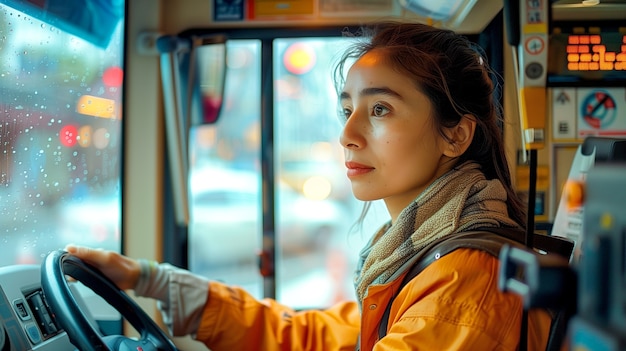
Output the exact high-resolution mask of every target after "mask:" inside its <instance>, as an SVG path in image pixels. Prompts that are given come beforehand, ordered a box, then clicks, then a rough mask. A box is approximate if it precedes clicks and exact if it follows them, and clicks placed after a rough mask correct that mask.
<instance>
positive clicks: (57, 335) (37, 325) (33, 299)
mask: <svg viewBox="0 0 626 351" xmlns="http://www.w3.org/2000/svg"><path fill="white" fill-rule="evenodd" d="M40 274H41V273H40V267H39V266H37V265H19V266H7V267H0V351H30V350H41V351H63V350H75V349H76V348H75V347H74V346H73V345H72V344H71V343H70V341H69V338H68V337H67V334H66V333H65V331H63V329H61V328H60V327H59V325H58V324H57V322H56V320H55V316H54V313H52V312H51V311H50V308H49V306H48V303H47V301H46V298H45V296H44V294H43V291H42V290H41V284H40V276H41V275H40Z"/></svg>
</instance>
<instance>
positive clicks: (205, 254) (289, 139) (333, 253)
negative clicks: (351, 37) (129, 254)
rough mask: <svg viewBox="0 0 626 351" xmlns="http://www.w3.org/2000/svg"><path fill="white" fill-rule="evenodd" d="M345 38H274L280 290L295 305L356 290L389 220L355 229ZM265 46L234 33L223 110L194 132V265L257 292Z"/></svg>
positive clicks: (349, 294)
mask: <svg viewBox="0 0 626 351" xmlns="http://www.w3.org/2000/svg"><path fill="white" fill-rule="evenodd" d="M346 44H347V43H346V41H345V39H343V38H306V39H275V40H274V41H273V53H272V55H273V58H274V62H273V72H274V77H273V82H274V83H273V84H274V108H273V109H274V142H275V145H274V153H273V157H274V167H275V169H274V173H275V183H274V191H275V196H274V200H275V204H274V206H275V207H274V211H275V226H276V228H275V229H276V245H277V257H276V285H277V289H276V292H277V296H276V297H277V298H278V300H280V301H281V302H284V303H286V304H289V305H290V306H293V307H294V308H306V307H322V306H327V305H329V304H331V303H333V302H335V301H336V300H338V299H345V298H352V297H353V287H352V286H351V282H352V278H351V276H352V272H353V270H354V268H355V266H356V259H357V256H358V251H359V250H360V249H361V247H362V245H363V244H364V241H365V240H366V238H367V237H368V236H369V235H370V234H371V233H370V232H371V231H373V230H375V228H374V227H375V226H378V225H379V224H380V223H382V220H384V219H385V217H384V216H379V217H381V218H375V217H376V216H374V218H373V219H370V220H368V222H367V223H365V224H364V227H363V232H361V231H360V230H358V226H357V227H356V228H357V229H356V230H352V229H353V224H354V223H355V221H356V220H357V218H358V217H359V214H360V211H361V206H362V204H361V203H359V202H357V201H356V200H354V198H353V196H352V193H351V190H350V184H349V181H348V179H347V177H346V175H345V167H344V162H343V150H342V148H341V145H340V144H339V136H340V132H341V123H340V121H339V119H338V116H337V98H336V90H335V88H334V85H333V82H332V79H331V77H332V74H331V73H332V72H331V71H332V67H333V63H334V62H335V60H336V59H337V58H338V55H339V54H340V53H341V49H342V47H344V46H345V45H346ZM260 50H261V43H260V42H259V41H254V40H231V41H229V46H228V72H227V83H226V94H225V98H224V107H223V110H222V115H221V116H220V119H219V120H218V122H217V124H216V125H211V126H202V127H196V128H195V129H194V130H192V141H191V143H190V144H191V152H190V154H191V160H192V170H191V174H190V187H191V196H190V199H191V211H190V213H191V223H190V226H189V234H190V238H189V247H190V252H189V257H190V269H191V270H192V271H194V272H197V273H200V274H203V275H205V276H207V277H209V278H211V279H216V280H221V281H224V282H226V283H229V284H236V285H239V286H243V287H245V288H246V289H248V291H250V292H251V293H252V294H253V295H255V296H256V297H263V278H262V277H261V276H260V273H259V264H258V257H257V253H258V252H259V251H260V250H261V247H262V222H261V221H262V196H261V165H260V162H261V161H260V160H261V157H260V152H261V151H260V150H261V130H260V128H261V127H260V125H261V117H260V111H261V105H260V102H261V94H262V92H261V91H260V86H261V74H262V73H261V69H262V68H261V62H260V57H261V53H260ZM375 207H376V206H375ZM374 212H375V211H374ZM374 215H375V213H374ZM370 222H371V223H370Z"/></svg>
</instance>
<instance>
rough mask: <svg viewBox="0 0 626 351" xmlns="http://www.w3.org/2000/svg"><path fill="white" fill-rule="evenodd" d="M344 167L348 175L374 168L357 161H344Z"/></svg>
mask: <svg viewBox="0 0 626 351" xmlns="http://www.w3.org/2000/svg"><path fill="white" fill-rule="evenodd" d="M346 168H348V171H347V175H348V177H356V176H360V175H363V174H366V173H369V172H371V171H373V170H374V167H370V166H366V165H363V164H360V163H357V162H351V161H348V162H346Z"/></svg>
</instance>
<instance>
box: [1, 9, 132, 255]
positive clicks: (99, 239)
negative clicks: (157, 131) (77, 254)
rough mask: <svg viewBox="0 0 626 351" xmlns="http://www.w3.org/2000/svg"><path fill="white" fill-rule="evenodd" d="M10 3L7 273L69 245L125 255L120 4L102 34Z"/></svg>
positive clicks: (5, 39)
mask: <svg viewBox="0 0 626 351" xmlns="http://www.w3.org/2000/svg"><path fill="white" fill-rule="evenodd" d="M9 3H10V4H15V5H16V6H18V5H19V6H20V8H19V9H16V8H12V7H9V6H8V5H4V4H1V5H0V32H1V33H2V35H1V36H0V56H1V60H0V96H1V98H0V106H1V108H0V243H2V247H3V251H2V252H3V254H2V255H0V265H1V266H5V265H11V264H27V263H28V264H39V263H41V262H42V261H43V259H44V257H45V255H46V254H47V253H48V252H50V251H51V250H56V249H61V248H63V247H64V246H65V245H66V244H68V243H76V244H84V245H89V246H93V247H102V248H107V249H111V250H116V251H119V250H120V248H121V238H120V228H121V221H120V218H121V216H120V213H121V209H120V207H121V204H120V196H121V195H120V174H121V164H122V161H121V158H122V154H121V143H122V122H121V119H122V113H121V112H122V86H123V85H122V80H123V67H122V62H123V48H124V39H123V38H124V37H123V33H124V26H123V24H124V21H123V15H124V14H123V9H124V6H123V2H122V1H118V2H116V3H115V4H108V5H106V4H103V5H102V6H110V7H112V8H111V9H108V10H110V11H107V12H106V14H107V15H111V16H113V14H115V16H116V17H115V18H112V17H107V22H106V23H109V24H110V25H111V26H112V27H111V28H107V26H102V27H99V28H98V33H95V32H94V33H88V32H86V31H84V30H83V29H85V30H87V28H81V27H80V24H78V23H72V22H71V20H70V19H68V21H65V20H66V19H65V18H64V17H58V18H57V19H56V20H55V21H53V22H54V23H55V24H58V26H56V25H51V24H48V23H46V22H42V21H39V20H38V19H37V17H36V15H37V14H38V13H41V12H40V11H43V10H41V9H39V8H36V7H35V6H37V5H31V4H30V3H29V2H11V1H9ZM22 7H23V8H22ZM113 7H114V8H113ZM22 10H23V11H22ZM57 10H58V9H57ZM46 11H48V10H46ZM49 11H51V12H50V13H46V14H45V16H42V17H44V18H56V17H55V16H57V15H58V16H61V15H62V13H56V12H52V11H53V9H49ZM62 12H63V11H62ZM69 12H72V13H71V15H72V19H76V18H81V19H82V20H93V21H97V20H98V19H97V18H95V17H97V14H96V13H90V12H89V11H88V10H87V9H83V10H77V9H74V10H71V11H69ZM64 13H65V12H64ZM91 16H95V17H91ZM81 23H83V22H81Z"/></svg>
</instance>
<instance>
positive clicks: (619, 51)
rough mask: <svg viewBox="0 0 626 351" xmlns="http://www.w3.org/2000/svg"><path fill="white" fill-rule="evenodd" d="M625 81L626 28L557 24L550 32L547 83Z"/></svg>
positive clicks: (609, 82)
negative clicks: (565, 26)
mask: <svg viewBox="0 0 626 351" xmlns="http://www.w3.org/2000/svg"><path fill="white" fill-rule="evenodd" d="M599 81H602V82H604V83H607V84H611V83H613V84H615V83H625V82H626V27H621V28H620V27H615V28H610V27H605V28H602V27H597V26H590V27H571V28H563V27H555V28H554V29H553V30H552V33H551V34H550V39H549V51H548V84H549V85H550V84H558V83H584V82H594V83H597V82H599Z"/></svg>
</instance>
